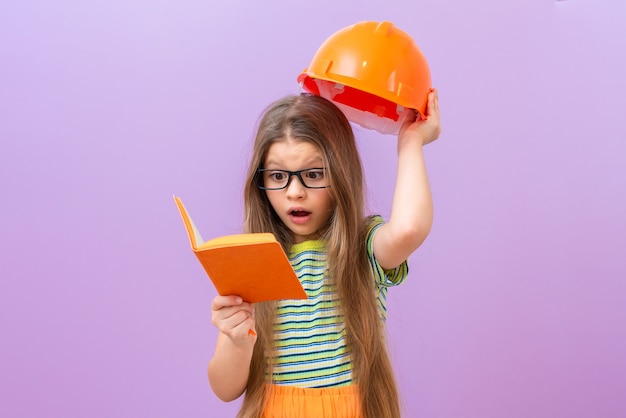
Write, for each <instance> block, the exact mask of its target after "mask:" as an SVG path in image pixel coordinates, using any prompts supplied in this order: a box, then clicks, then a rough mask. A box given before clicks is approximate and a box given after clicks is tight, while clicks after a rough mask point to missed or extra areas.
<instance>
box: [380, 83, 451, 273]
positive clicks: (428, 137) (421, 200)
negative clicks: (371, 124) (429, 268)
mask: <svg viewBox="0 0 626 418" xmlns="http://www.w3.org/2000/svg"><path fill="white" fill-rule="evenodd" d="M440 133H441V124H440V121H439V102H438V96H437V90H435V89H433V90H432V91H431V93H430V94H429V95H428V104H427V107H426V115H425V117H424V118H420V119H418V120H414V121H407V122H406V123H405V124H404V125H403V126H402V128H401V129H400V133H399V134H398V172H397V178H396V187H395V191H394V195H393V202H392V206H391V217H390V219H389V222H387V223H385V224H384V225H383V226H381V227H380V229H379V230H378V231H377V232H376V235H374V243H373V245H374V255H375V256H376V259H377V260H378V262H379V263H380V265H381V266H382V267H383V268H394V267H396V266H398V265H400V264H401V263H402V262H403V261H404V260H406V259H407V258H408V257H409V255H411V253H413V251H415V250H416V249H417V248H418V247H419V246H420V245H421V244H422V242H424V240H425V239H426V237H427V236H428V233H429V232H430V228H431V226H432V221H433V200H432V195H431V192H430V185H429V183H428V175H427V173H426V164H425V162H424V154H423V149H422V148H423V146H424V145H426V144H428V143H430V142H433V141H434V140H436V139H437V138H438V137H439V134H440Z"/></svg>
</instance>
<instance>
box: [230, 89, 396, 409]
mask: <svg viewBox="0 0 626 418" xmlns="http://www.w3.org/2000/svg"><path fill="white" fill-rule="evenodd" d="M287 137H291V138H294V139H297V140H301V141H308V142H310V143H312V144H313V145H315V146H316V147H317V148H318V149H319V150H320V151H321V153H322V157H323V159H324V163H325V166H326V167H327V172H328V175H329V177H330V184H331V187H330V188H329V189H328V190H329V193H330V195H331V199H332V202H333V206H334V208H333V214H332V215H331V217H330V220H329V224H328V226H327V227H326V228H325V230H324V231H323V237H322V239H324V240H325V241H326V244H327V250H328V259H327V260H328V261H327V263H328V272H327V274H328V278H329V279H330V280H334V281H335V283H336V285H337V288H338V292H339V300H340V304H341V307H342V310H343V314H344V318H345V329H346V339H347V344H348V349H349V350H350V355H351V362H352V375H353V381H354V382H355V383H357V384H358V388H359V396H360V402H361V411H362V414H363V417H364V418H382V417H384V418H395V417H400V407H399V400H398V392H397V388H396V383H395V379H394V376H393V370H392V367H391V362H390V360H389V357H388V354H387V349H386V344H385V334H384V329H383V323H382V321H381V318H380V313H379V312H378V307H377V303H376V297H375V288H374V280H373V278H372V273H371V270H370V267H369V263H368V260H367V253H366V251H365V236H366V232H367V224H368V221H367V219H366V218H365V216H364V213H363V212H364V182H363V169H362V165H361V159H360V157H359V153H358V150H357V146H356V142H355V139H354V134H353V132H352V128H351V126H350V124H349V123H348V120H347V119H346V117H345V116H344V114H343V113H342V112H341V111H340V110H339V109H338V108H337V107H336V106H335V105H333V104H332V103H331V102H329V101H328V100H326V99H323V98H321V97H318V96H308V95H301V96H288V97H285V98H283V99H280V100H278V101H276V102H274V103H273V104H272V105H270V106H269V107H268V108H267V109H266V111H265V113H264V115H263V117H262V119H261V121H260V123H259V127H258V131H257V135H256V138H255V141H254V147H253V153H252V158H251V161H250V166H249V169H248V175H247V180H246V184H245V190H244V211H245V212H244V215H245V221H244V231H245V232H272V233H274V234H275V235H276V237H277V239H278V240H279V242H280V243H281V245H282V246H283V248H284V249H285V250H286V251H289V249H290V247H291V245H292V244H293V242H292V236H291V233H290V231H289V229H288V228H287V226H286V225H285V224H284V223H282V222H281V221H280V218H279V217H278V215H277V214H276V213H275V212H274V210H273V209H272V206H271V204H270V203H269V200H268V199H267V196H266V194H265V192H264V191H263V190H261V189H259V188H258V187H257V184H258V183H257V182H258V178H257V174H256V173H257V169H258V168H260V167H262V164H263V162H264V160H265V157H266V155H267V151H268V149H269V147H270V145H271V144H272V143H274V142H276V141H280V140H283V139H285V138H287ZM275 316H276V303H274V302H265V303H258V304H256V305H255V320H256V328H257V330H258V339H257V342H256V344H255V347H254V352H253V355H252V363H251V366H250V374H249V378H248V384H247V388H246V394H245V399H244V402H243V406H242V408H241V411H240V412H239V415H238V417H240V418H257V417H260V416H261V413H262V410H263V407H264V404H265V401H266V396H267V393H266V383H267V382H266V377H265V376H266V373H267V372H268V369H267V368H268V367H269V373H270V374H269V376H271V375H272V374H271V368H272V364H271V362H272V358H273V357H274V354H273V353H274V342H273V335H274V334H273V324H274V321H275Z"/></svg>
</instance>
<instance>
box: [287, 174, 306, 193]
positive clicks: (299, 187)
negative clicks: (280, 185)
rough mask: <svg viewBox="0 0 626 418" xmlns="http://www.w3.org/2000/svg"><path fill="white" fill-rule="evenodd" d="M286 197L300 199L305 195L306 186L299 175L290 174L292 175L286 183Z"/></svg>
mask: <svg viewBox="0 0 626 418" xmlns="http://www.w3.org/2000/svg"><path fill="white" fill-rule="evenodd" d="M286 193H287V198H289V199H301V198H303V197H304V196H305V195H306V188H305V187H304V184H302V181H301V180H300V177H299V176H296V175H294V174H292V177H291V178H290V179H289V184H288V185H287V190H286Z"/></svg>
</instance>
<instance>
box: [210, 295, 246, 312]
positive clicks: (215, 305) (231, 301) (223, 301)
mask: <svg viewBox="0 0 626 418" xmlns="http://www.w3.org/2000/svg"><path fill="white" fill-rule="evenodd" d="M242 303H243V299H241V297H239V296H234V295H230V296H220V295H218V296H216V297H214V298H213V301H212V302H211V310H213V311H217V310H220V309H222V308H224V307H227V306H238V305H241V304H242Z"/></svg>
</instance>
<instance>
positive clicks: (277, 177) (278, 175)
mask: <svg viewBox="0 0 626 418" xmlns="http://www.w3.org/2000/svg"><path fill="white" fill-rule="evenodd" d="M267 177H268V178H269V179H270V180H273V181H283V180H285V178H286V177H287V176H286V175H285V173H283V172H282V171H271V172H269V173H268V174H267Z"/></svg>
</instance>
